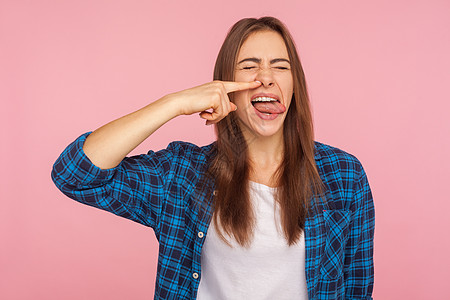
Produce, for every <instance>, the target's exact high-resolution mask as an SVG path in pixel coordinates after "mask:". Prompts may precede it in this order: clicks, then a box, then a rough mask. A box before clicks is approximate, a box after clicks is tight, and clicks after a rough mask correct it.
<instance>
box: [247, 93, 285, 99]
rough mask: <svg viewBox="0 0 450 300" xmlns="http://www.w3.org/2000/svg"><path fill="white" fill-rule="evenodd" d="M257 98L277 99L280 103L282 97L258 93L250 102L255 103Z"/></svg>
mask: <svg viewBox="0 0 450 300" xmlns="http://www.w3.org/2000/svg"><path fill="white" fill-rule="evenodd" d="M257 97H270V98H273V99H276V100H277V101H280V97H278V96H277V95H275V94H270V93H258V94H255V95H253V96H252V97H251V98H250V101H253V99H255V98H257Z"/></svg>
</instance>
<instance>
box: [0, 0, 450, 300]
mask: <svg viewBox="0 0 450 300" xmlns="http://www.w3.org/2000/svg"><path fill="white" fill-rule="evenodd" d="M263 15H273V16H276V17H279V18H280V19H281V20H283V21H284V22H285V23H286V24H287V25H288V27H289V28H290V30H291V31H292V34H293V35H294V38H295V40H296V42H297V45H298V48H299V52H300V56H301V59H302V62H303V65H304V68H305V72H306V75H307V81H308V84H309V88H310V95H311V99H312V103H313V109H314V117H315V125H316V138H317V140H319V141H322V142H325V143H328V144H331V145H334V146H337V147H340V148H342V149H344V150H347V151H349V152H351V153H353V154H355V155H356V156H357V157H358V158H359V159H360V160H361V161H362V163H363V165H364V166H365V169H366V171H367V173H368V176H369V181H370V183H371V186H372V189H373V194H374V197H375V205H376V218H377V224H376V238H375V269H376V274H375V277H376V280H375V292H374V297H375V298H377V299H444V298H445V297H446V295H448V279H449V278H450V260H449V258H448V253H450V242H449V238H448V236H449V234H448V229H449V227H450V226H449V225H450V221H449V220H450V218H449V216H448V215H449V214H448V211H449V208H450V204H449V203H450V202H449V200H450V197H449V192H448V186H449V171H450V160H449V154H450V141H449V136H450V121H449V109H450V104H449V100H450V92H449V86H450V71H449V70H450V59H449V53H450V17H449V16H450V3H449V2H448V1H446V0H442V1H439V0H432V1H430V0H423V1H411V0H409V1H392V0H383V1H379V0H378V1H370V3H369V1H360V0H348V1H290V2H288V1H276V2H265V1H260V0H259V1H245V2H244V3H242V2H241V1H236V0H233V1H229V0H228V1H222V2H221V3H220V4H219V2H214V3H213V1H204V0H202V1H198V0H197V1H190V0H189V1H158V2H156V1H153V2H152V1H130V0H122V1H106V0H95V1H93V0H89V1H87V0H82V1H56V0H53V1H52V0H40V1H24V0H23V1H19V0H6V1H5V0H1V1H0V99H1V118H0V130H1V141H2V142H1V147H0V149H1V155H0V159H1V161H0V166H1V180H0V184H1V187H0V199H1V208H0V252H1V253H0V298H1V299H66V300H67V299H151V298H152V296H153V290H154V280H155V273H156V255H157V243H156V240H155V238H154V234H153V232H152V230H151V229H149V228H146V227H144V226H141V225H139V224H137V223H133V222H131V221H128V220H126V219H121V218H118V217H115V216H113V215H112V214H109V213H106V212H103V211H100V210H97V209H93V208H90V207H87V206H84V205H81V204H78V203H77V202H75V201H72V200H69V199H68V198H66V197H65V196H63V195H62V194H61V193H60V192H59V191H58V190H57V189H56V188H55V186H54V185H53V183H52V182H51V180H50V170H51V167H52V164H53V162H54V161H55V160H56V158H57V156H58V155H59V153H60V152H61V151H62V150H63V149H64V147H65V146H66V145H67V144H68V143H69V142H71V141H72V140H73V139H75V138H76V137H77V136H78V135H80V134H81V133H83V132H86V131H89V130H93V129H95V128H97V127H99V126H100V125H102V124H104V123H106V122H107V121H109V120H112V119H114V118H116V117H119V116H121V115H123V114H125V113H128V112H131V111H133V110H136V109H138V108H140V107H142V106H144V105H146V104H147V103H149V102H150V101H153V100H155V99H158V98H159V97H161V96H163V95H165V94H167V93H169V92H174V91H178V90H180V89H184V88H188V87H191V86H194V85H198V84H202V83H204V82H207V81H210V80H211V78H212V70H213V65H214V61H215V57H216V55H217V52H218V50H219V47H220V45H221V43H222V41H223V39H224V37H225V34H226V32H227V30H228V29H229V27H230V26H231V25H232V24H233V23H234V22H236V21H237V20H238V19H240V18H243V17H249V16H257V17H259V16H263ZM181 139H182V140H187V141H191V142H195V143H198V144H206V143H209V142H211V141H212V140H213V139H214V135H213V131H212V128H211V127H205V126H204V125H203V122H202V121H201V120H200V119H199V118H198V117H197V116H189V117H182V118H178V119H176V120H173V121H172V122H170V123H168V124H166V125H165V126H164V127H163V128H161V129H160V130H159V131H158V132H157V133H156V134H155V135H154V136H152V137H151V138H150V139H149V140H148V141H146V142H145V143H144V144H143V145H141V146H140V147H139V148H138V149H137V151H136V152H135V153H137V152H145V151H146V150H147V149H150V148H151V149H155V150H156V149H160V148H162V147H165V146H166V145H167V144H168V142H169V141H172V140H181ZM444 295H445V296H444Z"/></svg>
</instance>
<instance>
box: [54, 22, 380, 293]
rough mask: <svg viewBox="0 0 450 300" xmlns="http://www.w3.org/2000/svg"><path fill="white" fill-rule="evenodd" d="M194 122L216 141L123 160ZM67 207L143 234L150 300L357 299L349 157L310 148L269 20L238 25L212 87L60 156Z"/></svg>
mask: <svg viewBox="0 0 450 300" xmlns="http://www.w3.org/2000/svg"><path fill="white" fill-rule="evenodd" d="M194 113H199V115H200V117H201V118H203V119H205V120H206V124H215V127H216V132H217V141H216V142H214V143H212V144H211V145H208V146H204V147H199V146H196V145H193V144H190V143H186V142H173V143H171V144H169V146H168V147H167V149H164V150H161V151H158V152H153V151H149V152H148V154H146V155H140V156H135V157H126V155H127V154H128V153H129V152H130V151H131V150H133V149H134V148H135V147H136V146H137V145H139V144H140V143H141V142H142V141H144V140H145V139H146V138H147V137H149V136H150V135H151V134H152V133H153V132H155V130H157V129H158V128H159V127H160V126H162V125H163V124H164V123H166V122H168V121H169V120H171V119H172V118H175V117H177V116H179V115H190V114H194ZM52 178H53V180H54V182H55V184H56V185H57V186H58V188H59V189H60V190H61V191H62V192H63V193H65V194H66V195H67V196H69V197H71V198H73V199H75V200H77V201H80V202H82V203H85V204H88V205H92V206H95V207H98V208H101V209H104V210H107V211H110V212H112V213H114V214H117V215H119V216H122V217H125V218H128V219H131V220H134V221H136V222H139V223H142V224H144V225H146V226H150V227H152V228H153V229H154V231H155V234H156V237H157V239H158V241H159V243H160V248H159V259H158V273H157V279H156V290H155V299H371V294H372V288H373V259H372V255H373V234H374V221H375V220H374V206H373V201H372V195H371V192H370V188H369V185H368V181H367V178H366V175H365V173H364V170H363V168H362V166H361V164H360V163H359V161H358V160H357V159H356V158H355V157H354V156H352V155H350V154H348V153H345V152H343V151H341V150H339V149H336V148H333V147H330V146H327V145H325V144H321V143H318V142H314V140H313V128H312V117H311V111H310V107H309V99H308V94H307V89H306V83H305V76H304V74H303V70H302V67H301V64H300V60H299V57H298V54H297V51H296V48H295V45H294V42H293V40H292V38H291V36H290V34H289V32H288V30H287V29H286V27H285V26H284V25H283V24H282V23H281V22H280V21H279V20H277V19H275V18H272V17H264V18H260V19H243V20H240V21H239V22H237V23H236V24H235V25H234V26H233V27H232V28H231V30H230V32H229V33H228V35H227V37H226V39H225V41H224V43H223V45H222V48H221V50H220V52H219V55H218V58H217V61H216V66H215V70H214V81H213V82H209V83H206V84H204V85H201V86H197V87H194V88H191V89H188V90H184V91H180V92H176V93H173V94H169V95H167V96H164V97H163V98H161V99H159V100H157V101H155V102H153V103H151V104H149V105H148V106H146V107H144V108H142V109H140V110H138V111H136V112H134V113H131V114H129V115H126V116H124V117H122V118H120V119H118V120H115V121H113V122H111V123H109V124H106V125H104V126H103V127H101V128H99V129H97V130H96V131H94V132H92V133H86V134H84V135H82V136H80V137H79V138H78V139H77V140H75V141H74V142H73V143H72V144H71V145H69V146H68V147H67V148H66V150H65V151H64V152H63V153H62V154H61V156H60V157H59V158H58V160H57V161H56V163H55V165H54V168H53V172H52Z"/></svg>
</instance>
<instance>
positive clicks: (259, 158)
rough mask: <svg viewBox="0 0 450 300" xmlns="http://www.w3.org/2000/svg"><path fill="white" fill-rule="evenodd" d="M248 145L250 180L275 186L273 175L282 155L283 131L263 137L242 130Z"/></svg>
mask: <svg viewBox="0 0 450 300" xmlns="http://www.w3.org/2000/svg"><path fill="white" fill-rule="evenodd" d="M243 134H244V138H245V139H246V141H247V145H248V158H249V163H250V166H251V170H250V178H249V179H250V180H252V181H255V182H258V183H262V184H265V185H268V186H276V185H277V183H276V181H275V180H274V178H273V175H274V174H275V172H276V171H277V169H278V167H279V166H280V164H281V162H282V160H283V157H284V142H283V132H282V131H280V132H279V133H278V134H275V135H272V136H269V137H265V136H254V135H252V136H249V134H246V133H245V132H243Z"/></svg>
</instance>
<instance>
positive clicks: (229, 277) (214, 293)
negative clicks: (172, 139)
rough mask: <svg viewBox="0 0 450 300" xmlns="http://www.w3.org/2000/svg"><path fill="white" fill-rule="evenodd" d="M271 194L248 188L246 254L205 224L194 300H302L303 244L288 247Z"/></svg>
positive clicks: (266, 189) (255, 186)
mask: <svg viewBox="0 0 450 300" xmlns="http://www.w3.org/2000/svg"><path fill="white" fill-rule="evenodd" d="M275 191H276V188H271V187H268V186H266V185H263V184H259V183H255V182H250V199H251V202H252V204H253V207H254V210H255V216H256V227H255V232H254V237H253V240H252V244H251V246H250V247H249V248H243V247H241V246H240V245H239V244H238V243H237V242H236V241H235V240H234V239H231V238H229V237H228V241H229V242H230V244H231V245H232V246H233V247H229V246H228V245H227V244H225V243H224V242H223V241H222V240H221V239H220V237H219V236H218V235H217V232H216V228H215V226H214V222H211V224H210V227H209V229H208V234H207V235H206V240H205V244H204V245H203V249H202V257H201V266H202V273H201V280H200V286H199V289H198V295H197V299H199V300H210V299H211V300H220V299H233V300H234V299H245V300H251V299H258V300H261V299H279V300H281V299H289V300H292V299H302V300H303V299H308V291H307V287H306V277H305V239H304V236H303V233H302V235H301V238H300V239H299V241H298V242H297V243H296V244H295V245H292V246H289V245H288V243H287V241H286V238H285V237H284V235H283V231H282V228H281V225H280V217H279V209H276V210H275V209H274V208H275V200H274V193H275Z"/></svg>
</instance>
